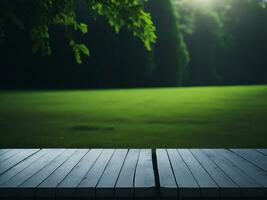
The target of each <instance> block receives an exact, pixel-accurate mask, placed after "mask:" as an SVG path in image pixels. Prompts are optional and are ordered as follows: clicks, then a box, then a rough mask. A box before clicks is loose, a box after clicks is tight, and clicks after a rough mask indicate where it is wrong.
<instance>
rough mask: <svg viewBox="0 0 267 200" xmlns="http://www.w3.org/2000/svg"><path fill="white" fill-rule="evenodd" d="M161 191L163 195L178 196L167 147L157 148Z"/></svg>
mask: <svg viewBox="0 0 267 200" xmlns="http://www.w3.org/2000/svg"><path fill="white" fill-rule="evenodd" d="M156 156H157V167H158V174H159V183H160V193H161V196H162V197H177V196H178V189H177V184H176V181H175V177H174V174H173V170H172V166H171V163H170V160H169V156H168V153H167V150H166V149H156Z"/></svg>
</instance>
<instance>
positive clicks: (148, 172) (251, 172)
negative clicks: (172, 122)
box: [0, 149, 267, 199]
mask: <svg viewBox="0 0 267 200" xmlns="http://www.w3.org/2000/svg"><path fill="white" fill-rule="evenodd" d="M155 155H156V156H155V157H154V159H155V160H154V164H155V165H154V166H153V162H152V150H151V149H0V199H5V198H21V197H23V198H26V199H28V198H35V199H45V198H46V199H64V198H69V199H77V198H113V199H117V198H121V199H127V198H137V199H138V198H145V199H149V198H150V199H151V198H163V199H164V198H167V199H179V198H195V199H198V198H204V199H206V198H209V199H213V198H219V199H232V198H233V199H238V198H239V199H245V198H253V199H267V150H266V149H229V150H227V149H156V151H155ZM156 180H158V181H156ZM156 183H157V184H156Z"/></svg>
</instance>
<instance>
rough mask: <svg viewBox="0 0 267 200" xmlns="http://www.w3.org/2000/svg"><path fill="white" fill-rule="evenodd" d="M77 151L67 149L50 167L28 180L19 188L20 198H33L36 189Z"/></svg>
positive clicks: (47, 166)
mask: <svg viewBox="0 0 267 200" xmlns="http://www.w3.org/2000/svg"><path fill="white" fill-rule="evenodd" d="M75 151H76V150H75V149H66V150H64V151H63V152H61V153H60V154H59V155H58V156H57V157H56V158H55V159H54V160H52V161H51V162H50V163H49V164H48V165H46V166H45V167H44V168H42V169H41V170H40V171H38V172H37V173H36V174H34V175H33V176H32V177H30V178H29V179H27V180H26V181H25V182H24V183H23V184H21V185H20V186H19V190H18V194H19V196H20V197H33V196H34V193H35V188H36V187H37V186H38V185H39V184H41V183H42V182H43V181H44V180H45V179H46V178H47V177H49V176H50V175H51V174H52V173H53V172H54V171H55V170H56V169H57V168H58V167H59V166H60V165H62V164H63V163H64V162H65V161H66V160H67V159H68V158H70V156H71V155H72V154H73V153H74V152H75Z"/></svg>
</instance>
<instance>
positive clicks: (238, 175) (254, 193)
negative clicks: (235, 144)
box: [203, 149, 262, 198]
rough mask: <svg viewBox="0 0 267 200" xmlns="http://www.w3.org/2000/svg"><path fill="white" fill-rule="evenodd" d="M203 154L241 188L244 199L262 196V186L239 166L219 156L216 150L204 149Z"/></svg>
mask: <svg viewBox="0 0 267 200" xmlns="http://www.w3.org/2000/svg"><path fill="white" fill-rule="evenodd" d="M203 152H204V153H205V154H206V155H207V156H208V157H209V158H210V159H211V160H213V161H214V162H215V163H216V165H217V166H218V167H220V168H221V170H223V171H224V173H225V174H227V175H228V176H229V177H231V179H232V180H233V181H234V182H235V183H236V184H237V185H239V186H240V189H241V195H242V197H243V198H250V197H253V198H255V197H260V196H262V191H261V190H260V187H261V186H260V185H259V184H258V183H257V182H255V181H254V180H253V179H251V178H250V177H249V176H248V175H247V174H246V173H244V172H243V171H242V170H241V169H240V168H238V166H236V165H235V164H234V163H232V162H231V161H229V160H228V159H226V158H225V157H224V156H223V155H221V154H219V153H218V152H217V151H216V149H204V150H203Z"/></svg>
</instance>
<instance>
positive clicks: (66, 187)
mask: <svg viewBox="0 0 267 200" xmlns="http://www.w3.org/2000/svg"><path fill="white" fill-rule="evenodd" d="M102 151H103V149H92V150H90V151H89V152H88V153H87V154H86V155H85V156H84V157H83V158H82V159H81V160H80V162H79V163H78V164H77V165H76V166H75V167H74V168H73V169H72V170H71V172H70V173H69V174H68V175H67V176H66V177H65V178H64V180H63V181H62V182H61V183H60V184H59V185H58V187H57V189H56V196H57V197H61V198H62V197H75V196H76V187H77V186H78V185H79V183H80V182H81V181H82V180H83V178H84V177H85V175H86V174H87V173H88V171H89V170H90V169H91V167H92V166H93V164H94V163H95V162H96V160H97V158H98V157H99V155H100V154H101V152H102Z"/></svg>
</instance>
